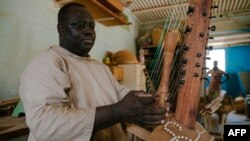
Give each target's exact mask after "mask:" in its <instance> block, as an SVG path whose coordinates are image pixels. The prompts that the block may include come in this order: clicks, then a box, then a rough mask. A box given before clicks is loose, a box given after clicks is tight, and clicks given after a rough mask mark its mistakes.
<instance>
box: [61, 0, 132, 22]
mask: <svg viewBox="0 0 250 141" xmlns="http://www.w3.org/2000/svg"><path fill="white" fill-rule="evenodd" d="M56 2H57V3H58V4H59V5H60V6H62V5H64V4H66V3H69V2H76V3H80V4H83V5H84V6H86V7H87V9H88V11H89V12H90V13H91V15H92V16H93V18H94V19H95V20H96V21H97V22H99V23H101V24H104V25H106V26H116V25H128V24H130V23H129V22H128V21H127V19H126V17H125V16H124V15H123V14H122V13H121V12H119V13H115V12H114V11H112V10H111V9H109V7H106V6H105V5H103V4H102V3H100V2H99V1H97V0H56ZM102 19H105V20H102Z"/></svg>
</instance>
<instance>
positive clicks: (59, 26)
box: [57, 24, 62, 33]
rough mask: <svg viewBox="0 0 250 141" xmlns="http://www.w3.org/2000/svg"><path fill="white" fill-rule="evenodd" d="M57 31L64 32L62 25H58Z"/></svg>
mask: <svg viewBox="0 0 250 141" xmlns="http://www.w3.org/2000/svg"><path fill="white" fill-rule="evenodd" d="M57 31H58V33H61V32H62V25H60V24H57Z"/></svg>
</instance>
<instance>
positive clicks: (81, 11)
mask: <svg viewBox="0 0 250 141" xmlns="http://www.w3.org/2000/svg"><path fill="white" fill-rule="evenodd" d="M71 16H83V17H85V18H87V17H88V18H90V19H93V18H92V16H91V14H90V13H89V12H88V10H87V9H86V8H84V7H81V6H74V7H70V8H69V9H68V10H67V12H66V17H71Z"/></svg>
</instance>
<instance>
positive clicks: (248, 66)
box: [225, 46, 250, 97]
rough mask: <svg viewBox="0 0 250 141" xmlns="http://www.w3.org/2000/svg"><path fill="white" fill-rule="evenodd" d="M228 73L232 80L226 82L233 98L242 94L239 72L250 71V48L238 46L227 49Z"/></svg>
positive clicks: (228, 91)
mask: <svg viewBox="0 0 250 141" xmlns="http://www.w3.org/2000/svg"><path fill="white" fill-rule="evenodd" d="M225 52H226V53H225V54H226V72H227V73H228V74H229V75H230V79H229V80H228V81H227V82H225V86H226V90H227V93H228V94H229V95H231V96H233V97H236V96H239V94H240V93H241V91H240V85H239V81H238V76H237V72H238V71H250V46H237V47H230V48H226V49H225Z"/></svg>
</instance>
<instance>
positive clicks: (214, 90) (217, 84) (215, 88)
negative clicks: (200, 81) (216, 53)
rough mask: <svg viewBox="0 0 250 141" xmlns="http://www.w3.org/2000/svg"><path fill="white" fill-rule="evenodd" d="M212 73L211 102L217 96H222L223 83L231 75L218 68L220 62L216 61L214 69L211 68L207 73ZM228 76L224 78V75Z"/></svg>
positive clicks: (210, 85) (209, 92)
mask: <svg viewBox="0 0 250 141" xmlns="http://www.w3.org/2000/svg"><path fill="white" fill-rule="evenodd" d="M209 74H211V78H210V82H209V83H210V84H209V89H208V94H207V96H208V102H211V101H212V100H213V99H215V98H216V97H218V96H220V91H221V84H222V83H224V82H225V81H227V80H228V79H229V75H228V74H227V73H226V72H224V71H222V70H220V69H219V68H218V62H217V61H214V67H213V69H211V70H209V71H208V73H207V75H209ZM223 75H224V76H225V77H226V78H225V79H224V80H222V76H223Z"/></svg>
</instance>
